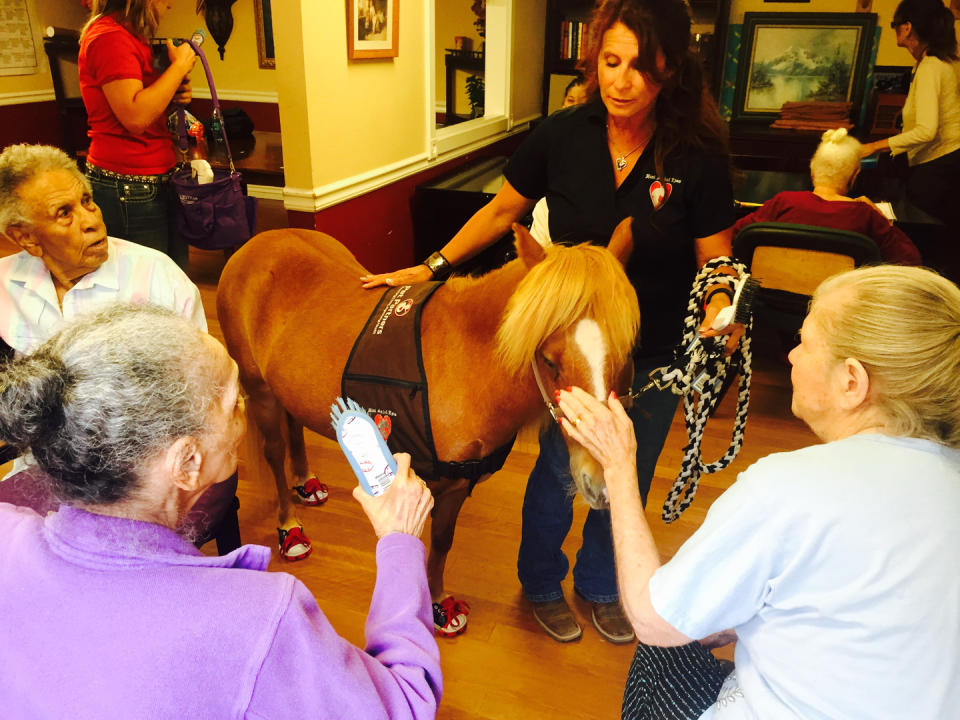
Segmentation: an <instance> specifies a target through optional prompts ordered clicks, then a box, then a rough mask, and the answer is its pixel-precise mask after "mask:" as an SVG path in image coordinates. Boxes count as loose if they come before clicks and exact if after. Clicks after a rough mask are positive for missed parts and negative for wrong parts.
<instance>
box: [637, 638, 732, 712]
mask: <svg viewBox="0 0 960 720" xmlns="http://www.w3.org/2000/svg"><path fill="white" fill-rule="evenodd" d="M732 669H733V668H732V664H731V663H729V662H725V661H721V660H717V659H716V658H715V657H714V656H713V654H712V653H711V652H710V651H709V650H707V649H706V648H705V647H703V645H701V644H700V643H698V642H692V643H690V644H689V645H682V646H680V647H651V646H650V645H644V644H643V643H639V644H638V645H637V650H636V652H635V653H634V655H633V662H632V663H631V664H630V672H629V673H628V674H627V686H626V688H624V692H623V707H622V708H621V711H620V714H621V718H622V720H697V718H699V717H700V716H701V715H702V714H703V712H704V710H706V709H707V708H708V707H710V706H711V705H713V704H714V703H715V702H716V701H717V695H718V694H719V693H720V686H721V685H723V681H724V680H725V679H726V677H727V675H729V674H730V671H731V670H732Z"/></svg>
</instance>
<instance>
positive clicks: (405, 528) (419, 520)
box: [353, 453, 433, 538]
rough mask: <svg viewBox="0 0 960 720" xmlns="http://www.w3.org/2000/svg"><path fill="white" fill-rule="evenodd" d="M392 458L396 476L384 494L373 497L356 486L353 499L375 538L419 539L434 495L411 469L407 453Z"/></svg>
mask: <svg viewBox="0 0 960 720" xmlns="http://www.w3.org/2000/svg"><path fill="white" fill-rule="evenodd" d="M393 457H394V458H396V460H397V474H396V476H395V477H394V478H393V482H392V483H391V484H390V487H388V488H387V490H386V492H384V493H383V494H382V495H379V496H377V497H373V496H372V495H368V494H367V492H366V491H365V490H364V489H363V488H362V487H360V486H359V485H357V487H355V488H354V489H353V497H354V498H356V500H357V502H359V503H360V507H362V508H363V511H364V512H365V513H366V514H367V517H368V518H369V519H370V524H371V525H373V531H374V532H375V533H376V534H377V537H378V538H382V537H386V536H387V535H390V534H392V533H398V532H400V533H406V534H407V535H413V536H414V537H420V535H421V533H422V532H423V526H424V524H425V523H426V522H427V518H428V517H429V516H430V510H431V509H432V508H433V495H431V494H430V490H429V488H427V485H426V483H424V482H423V480H421V479H420V478H419V477H417V474H416V473H415V472H414V471H413V470H411V469H410V456H409V455H408V454H407V453H396V454H394V456H393Z"/></svg>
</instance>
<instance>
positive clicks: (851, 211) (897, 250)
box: [733, 190, 923, 265]
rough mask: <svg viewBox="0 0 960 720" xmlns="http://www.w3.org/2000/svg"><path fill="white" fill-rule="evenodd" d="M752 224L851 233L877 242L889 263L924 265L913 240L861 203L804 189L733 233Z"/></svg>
mask: <svg viewBox="0 0 960 720" xmlns="http://www.w3.org/2000/svg"><path fill="white" fill-rule="evenodd" d="M755 222H787V223H797V224H800V225H820V226H822V227H829V228H836V229H837V230H852V231H853V232H858V233H861V234H862V235H866V236H867V237H868V238H871V239H872V240H873V241H874V242H875V243H877V247H879V248H880V255H881V256H882V257H883V259H884V260H886V261H887V262H889V263H896V264H898V265H921V264H922V263H923V261H922V260H921V258H920V252H919V251H918V250H917V247H916V245H914V244H913V241H912V240H911V239H910V238H909V237H907V235H906V234H905V233H904V232H903V231H902V230H900V229H898V228H895V227H893V225H891V224H890V221H889V220H887V219H886V218H885V217H884V216H883V215H881V214H880V213H879V212H877V211H876V210H874V209H873V208H872V207H870V206H869V205H867V204H866V203H864V202H857V201H855V200H854V201H846V200H824V199H823V198H822V197H820V196H818V195H814V194H813V193H812V192H810V191H807V190H802V191H789V192H781V193H777V194H776V195H774V196H773V197H772V198H770V199H769V200H767V201H766V202H765V203H764V204H763V205H761V206H760V207H759V208H757V209H756V210H754V211H753V212H752V213H750V214H749V215H747V216H746V217H743V218H740V219H739V220H738V221H737V222H736V224H735V225H734V226H733V234H734V235H736V234H737V233H738V232H740V231H741V230H742V229H743V228H745V227H746V226H747V225H749V224H751V223H755Z"/></svg>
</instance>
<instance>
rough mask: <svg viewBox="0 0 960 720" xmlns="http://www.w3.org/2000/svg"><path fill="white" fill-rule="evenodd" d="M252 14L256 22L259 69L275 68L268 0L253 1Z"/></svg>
mask: <svg viewBox="0 0 960 720" xmlns="http://www.w3.org/2000/svg"><path fill="white" fill-rule="evenodd" d="M253 14H254V15H255V16H256V21H257V56H258V57H259V59H260V67H262V68H276V67H277V58H276V56H275V55H274V52H273V10H272V9H271V7H270V0H253Z"/></svg>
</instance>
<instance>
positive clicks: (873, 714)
mask: <svg viewBox="0 0 960 720" xmlns="http://www.w3.org/2000/svg"><path fill="white" fill-rule="evenodd" d="M790 363H791V364H792V365H793V370H792V373H791V380H792V382H793V404H792V409H793V413H794V414H795V415H796V416H797V417H799V418H800V419H802V420H803V421H804V422H806V423H807V425H809V426H810V428H811V429H812V430H813V431H814V432H815V433H816V434H817V436H818V437H819V438H820V439H821V440H822V441H823V444H821V445H815V446H813V447H808V448H804V449H802V450H797V451H795V452H788V453H778V454H775V455H771V456H770V457H767V458H764V459H762V460H760V461H758V462H757V463H755V464H754V465H752V466H751V467H749V468H748V469H747V470H745V471H744V472H742V473H741V474H740V476H739V477H738V478H737V480H736V482H735V483H734V484H733V485H732V486H731V487H730V488H729V489H728V490H727V491H726V492H725V493H723V495H721V496H720V497H719V498H718V499H717V500H716V501H715V502H714V503H713V505H712V506H711V507H710V510H709V512H708V513H707V516H706V519H705V520H704V521H703V525H702V526H701V527H700V528H699V529H698V530H697V531H696V532H695V533H694V534H693V536H692V537H691V538H690V539H689V540H687V542H686V543H684V545H683V546H682V547H681V548H680V550H679V551H677V553H676V555H674V557H673V559H671V560H670V561H669V562H667V563H666V564H663V565H661V563H660V557H659V554H658V552H657V548H656V545H655V543H654V540H653V536H652V535H651V532H650V528H649V526H648V525H647V521H646V518H645V516H644V512H643V507H642V506H641V504H640V496H639V493H638V492H637V484H636V482H637V481H636V469H635V468H634V450H633V447H634V443H635V437H634V434H633V428H632V425H631V423H630V419H629V418H628V417H627V415H626V413H625V412H624V410H623V407H622V406H621V405H620V404H619V402H618V401H617V399H616V397H615V396H611V398H610V399H609V403H608V404H609V407H607V406H606V405H604V404H602V403H600V402H598V401H597V400H596V399H595V398H593V397H592V396H591V395H589V394H588V393H585V392H584V391H583V390H581V389H579V388H574V389H573V391H572V392H561V393H560V407H561V408H562V410H563V412H564V413H565V415H566V417H567V418H577V421H576V422H575V424H574V423H571V422H569V421H568V420H567V419H566V418H564V419H563V421H562V425H563V429H564V430H565V431H566V432H568V433H569V434H570V436H571V437H573V438H574V439H575V440H577V441H578V442H581V443H582V444H583V445H584V446H585V447H586V448H587V449H588V450H589V451H590V452H591V453H592V454H593V455H594V457H596V459H597V460H598V461H599V462H600V463H601V464H602V465H603V466H604V478H605V481H606V485H607V490H608V492H609V496H610V514H611V518H612V525H613V539H614V548H615V551H616V558H617V577H618V580H619V583H620V593H621V597H622V598H623V604H624V608H625V610H626V612H627V616H628V617H629V618H630V621H631V623H632V624H633V627H634V629H635V630H636V633H637V636H638V638H639V639H640V641H641V644H640V645H639V646H638V648H637V653H636V655H635V657H634V665H633V667H632V668H631V671H630V674H629V676H628V680H627V691H626V694H625V697H624V717H625V718H631V719H635V718H668V717H669V718H692V719H696V718H714V719H715V720H720V719H721V718H723V719H724V720H732V719H735V718H736V719H740V718H849V719H853V718H863V719H864V720H866V719H868V718H881V717H882V718H911V720H939V719H940V718H946V717H956V714H957V708H958V707H960V683H958V682H957V678H958V677H960V573H958V572H957V558H956V552H957V548H958V547H960V523H958V522H957V518H958V517H960V289H958V288H957V286H956V285H954V284H953V283H951V282H950V281H949V280H946V279H945V278H943V277H941V276H939V275H937V274H936V273H934V272H932V271H930V270H926V269H923V268H913V267H899V266H896V265H881V266H877V267H868V268H859V269H856V270H851V271H849V272H846V273H841V274H839V275H836V276H834V277H832V278H830V279H828V280H826V281H824V283H823V284H821V285H820V287H819V288H818V289H817V290H816V292H815V293H814V296H813V300H812V302H811V308H810V313H809V314H808V315H807V318H806V320H805V321H804V323H803V330H802V332H801V341H800V344H799V345H798V346H797V347H796V348H794V350H793V351H792V352H791V353H790ZM718 634H719V637H720V638H722V639H725V640H727V641H730V640H734V639H735V640H736V641H737V647H736V651H735V656H734V657H735V661H736V667H735V669H734V671H733V673H732V674H730V675H728V676H726V677H725V671H724V668H722V667H720V666H719V664H718V663H717V661H715V660H714V659H713V657H712V656H711V655H710V654H709V653H708V652H707V651H706V650H705V649H704V647H703V645H701V644H698V643H696V642H694V641H695V640H701V639H702V640H703V641H704V642H706V643H707V644H710V645H714V644H715V643H717V642H718ZM719 642H722V640H719ZM676 673H681V674H682V675H683V677H682V680H681V678H679V677H677V676H676Z"/></svg>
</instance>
